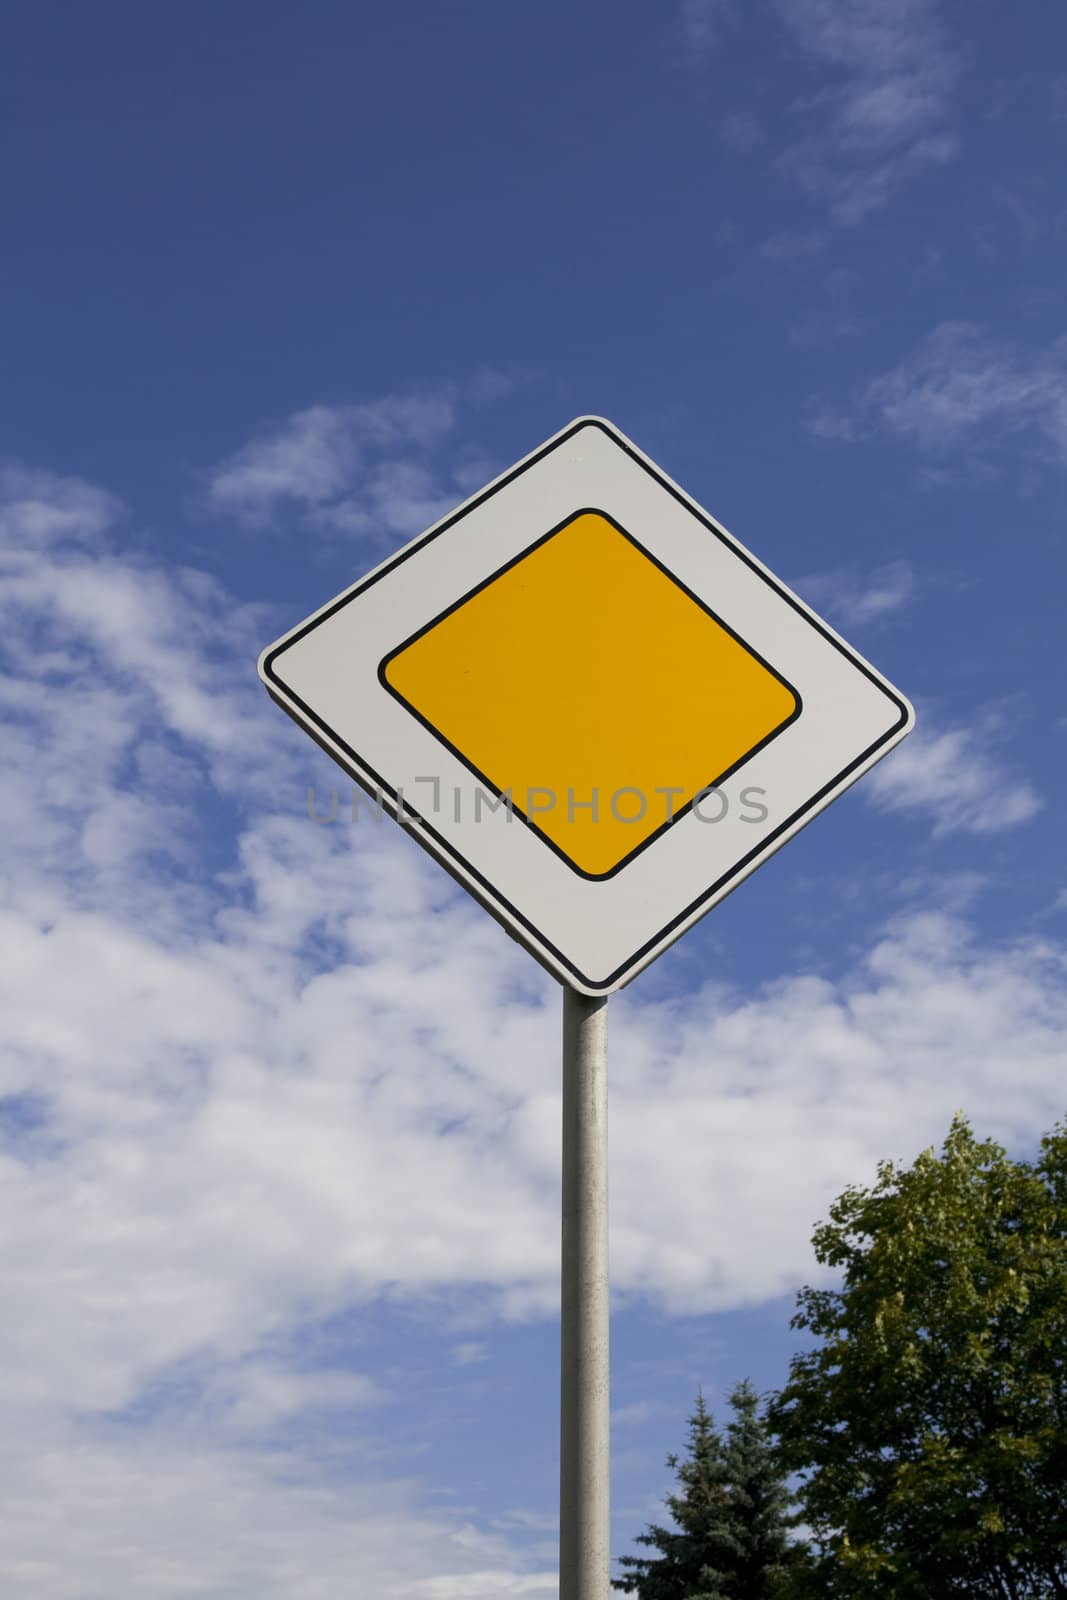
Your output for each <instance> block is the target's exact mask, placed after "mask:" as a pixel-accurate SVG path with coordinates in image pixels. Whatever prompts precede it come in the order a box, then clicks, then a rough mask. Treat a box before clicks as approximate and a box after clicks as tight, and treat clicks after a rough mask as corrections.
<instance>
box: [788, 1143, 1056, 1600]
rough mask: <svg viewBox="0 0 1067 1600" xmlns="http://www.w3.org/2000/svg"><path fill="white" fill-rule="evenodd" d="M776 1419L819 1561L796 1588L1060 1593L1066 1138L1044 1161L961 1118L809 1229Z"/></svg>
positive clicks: (841, 1594) (973, 1594)
mask: <svg viewBox="0 0 1067 1600" xmlns="http://www.w3.org/2000/svg"><path fill="white" fill-rule="evenodd" d="M814 1245H815V1253H816V1256H817V1258H818V1260H819V1261H820V1262H821V1263H822V1264H823V1265H825V1266H828V1267H832V1268H837V1269H840V1270H841V1271H842V1273H843V1283H842V1286H841V1287H840V1288H839V1289H811V1288H809V1289H805V1290H804V1291H803V1292H802V1294H801V1295H800V1297H799V1301H798V1310H797V1314H796V1315H795V1317H794V1318H793V1326H794V1327H796V1328H801V1329H804V1330H806V1331H807V1332H808V1333H809V1334H811V1335H813V1336H814V1339H815V1340H816V1341H817V1343H816V1344H815V1347H814V1348H812V1349H810V1350H808V1351H805V1352H804V1353H802V1354H799V1355H797V1356H795V1357H794V1359H793V1362H792V1366H791V1370H790V1377H789V1381H788V1383H787V1385H786V1387H785V1389H784V1390H783V1392H782V1393H781V1395H779V1396H778V1397H777V1399H776V1401H775V1402H774V1403H773V1405H772V1408H771V1422H772V1425H773V1426H774V1428H775V1429H776V1431H777V1433H778V1435H779V1441H780V1446H781V1449H782V1453H783V1461H784V1464H785V1465H787V1466H788V1467H789V1468H791V1469H792V1470H794V1471H797V1472H800V1473H801V1474H802V1475H803V1476H802V1480H801V1483H802V1487H801V1494H800V1500H801V1506H802V1516H803V1518H804V1520H805V1522H806V1524H807V1526H808V1528H809V1529H810V1531H811V1534H812V1536H813V1538H814V1541H815V1546H816V1552H817V1559H816V1562H815V1565H814V1573H813V1576H812V1578H811V1580H810V1582H808V1583H806V1584H805V1583H798V1584H797V1585H796V1590H797V1592H800V1593H811V1594H813V1595H819V1596H820V1597H822V1596H825V1597H827V1600H834V1597H838V1600H845V1597H859V1596H863V1597H865V1600H866V1597H869V1596H872V1595H878V1596H884V1597H885V1600H951V1597H953V1596H957V1595H958V1596H967V1597H968V1600H1036V1597H1045V1596H1067V1372H1065V1360H1067V1130H1065V1129H1064V1128H1063V1127H1061V1128H1058V1129H1056V1130H1055V1131H1054V1132H1053V1133H1052V1134H1051V1135H1050V1136H1049V1137H1048V1138H1046V1139H1044V1140H1043V1141H1042V1147H1041V1156H1040V1158H1039V1159H1038V1160H1037V1161H1036V1162H1034V1163H1027V1162H1023V1161H1012V1160H1010V1159H1009V1158H1008V1157H1007V1156H1006V1154H1005V1152H1004V1150H1003V1149H1001V1147H1000V1146H999V1145H997V1144H994V1143H992V1142H979V1141H978V1140H977V1139H976V1138H975V1136H974V1134H973V1133H972V1131H971V1129H970V1127H969V1126H968V1124H967V1122H966V1120H965V1119H964V1118H962V1117H957V1118H956V1120H955V1121H954V1122H953V1125H952V1129H951V1131H950V1133H949V1135H948V1138H947V1139H946V1140H945V1143H944V1146H943V1148H942V1150H941V1153H940V1154H936V1153H935V1152H934V1151H933V1150H930V1151H927V1152H925V1153H924V1154H923V1155H921V1156H920V1157H919V1158H918V1160H917V1161H916V1162H915V1164H914V1166H912V1167H911V1168H908V1169H906V1170H904V1169H898V1168H897V1167H895V1166H894V1165H893V1164H892V1163H889V1162H886V1163H883V1164H882V1166H881V1167H880V1168H879V1172H878V1181H877V1183H876V1184H875V1185H874V1187H873V1188H871V1189H860V1188H850V1189H847V1190H846V1191H845V1193H844V1194H842V1195H841V1196H840V1198H839V1199H838V1200H837V1201H836V1202H835V1204H834V1205H833V1206H832V1207H831V1210H830V1220H829V1222H827V1223H825V1224H824V1225H822V1226H821V1227H820V1228H819V1229H818V1230H817V1232H816V1234H815V1237H814Z"/></svg>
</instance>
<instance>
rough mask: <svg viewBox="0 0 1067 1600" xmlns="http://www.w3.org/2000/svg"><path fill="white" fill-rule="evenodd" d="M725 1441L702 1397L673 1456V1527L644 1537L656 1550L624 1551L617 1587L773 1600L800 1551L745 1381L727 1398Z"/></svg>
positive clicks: (649, 1598) (675, 1598)
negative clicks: (685, 1449) (684, 1448)
mask: <svg viewBox="0 0 1067 1600" xmlns="http://www.w3.org/2000/svg"><path fill="white" fill-rule="evenodd" d="M730 1405H731V1407H732V1409H733V1413H734V1416H733V1420H732V1422H730V1423H729V1425H728V1427H727V1430H726V1438H725V1440H724V1439H723V1438H722V1436H721V1435H720V1434H719V1432H718V1431H717V1430H716V1428H715V1426H714V1424H713V1422H712V1419H711V1416H710V1415H709V1413H708V1410H707V1407H706V1406H705V1404H704V1397H703V1395H702V1394H701V1395H699V1396H698V1398H697V1407H696V1410H695V1412H694V1413H693V1415H692V1417H691V1418H690V1419H689V1453H688V1456H687V1457H686V1459H685V1460H684V1461H679V1459H678V1457H677V1456H676V1455H670V1456H668V1457H667V1465H668V1466H669V1467H670V1468H671V1469H672V1470H673V1471H674V1472H675V1473H676V1475H677V1478H678V1483H679V1492H678V1493H676V1494H670V1495H668V1496H667V1497H666V1504H667V1508H668V1510H669V1511H670V1513H671V1516H672V1518H673V1519H674V1523H675V1527H674V1528H665V1527H660V1526H656V1525H653V1526H651V1527H649V1528H648V1530H647V1531H646V1532H645V1533H642V1534H638V1536H637V1541H636V1542H637V1543H638V1544H642V1545H645V1546H647V1547H648V1548H650V1549H654V1550H658V1551H659V1555H658V1556H621V1557H620V1559H619V1565H620V1566H622V1567H624V1568H626V1569H627V1571H626V1573H625V1575H624V1576H623V1577H621V1578H616V1579H613V1580H612V1582H613V1585H614V1587H615V1588H616V1589H623V1590H625V1591H627V1592H628V1593H631V1594H637V1595H638V1596H639V1597H640V1600H770V1597H771V1596H772V1595H775V1594H776V1593H777V1592H778V1585H779V1583H780V1581H781V1579H782V1578H783V1576H784V1574H785V1572H786V1570H787V1569H788V1567H789V1566H790V1564H791V1562H792V1561H793V1560H794V1559H795V1556H796V1551H795V1550H794V1548H793V1547H791V1546H790V1544H789V1537H788V1533H787V1528H788V1526H789V1514H788V1513H789V1504H790V1495H789V1492H788V1490H787V1489H786V1487H785V1484H784V1481H783V1476H782V1471H781V1468H780V1467H779V1465H778V1462H777V1460H776V1457H775V1454H774V1451H773V1448H772V1444H771V1440H770V1437H769V1435H768V1432H767V1428H766V1424H765V1422H764V1419H763V1417H762V1416H761V1414H760V1404H759V1397H758V1395H757V1394H756V1391H755V1390H754V1389H753V1388H752V1385H751V1384H750V1383H748V1382H747V1381H746V1382H744V1383H741V1384H738V1386H737V1388H736V1389H735V1390H734V1392H733V1394H732V1395H731V1397H730Z"/></svg>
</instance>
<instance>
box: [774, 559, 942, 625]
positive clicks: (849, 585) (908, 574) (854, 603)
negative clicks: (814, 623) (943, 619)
mask: <svg viewBox="0 0 1067 1600" xmlns="http://www.w3.org/2000/svg"><path fill="white" fill-rule="evenodd" d="M793 587H794V588H795V589H796V591H797V593H798V594H800V595H802V596H803V598H804V599H805V600H807V602H808V604H809V605H811V606H814V608H815V609H816V610H817V611H819V612H824V613H826V615H827V618H828V620H829V621H830V622H833V623H835V624H836V623H840V625H841V626H842V627H845V628H847V627H864V626H867V625H868V624H869V623H872V622H878V621H880V620H881V619H882V618H883V617H887V616H890V615H891V614H892V613H893V612H895V611H899V610H901V608H902V607H904V606H906V605H907V604H908V602H909V601H910V600H911V599H912V597H913V596H914V593H915V574H914V571H913V569H912V566H911V563H910V562H908V561H887V562H884V563H883V564H882V565H881V566H879V567H875V568H873V569H872V570H871V571H870V572H866V573H859V572H857V571H855V570H853V569H851V568H838V569H837V570H836V571H834V572H822V573H816V574H814V575H812V576H809V577H806V578H798V579H797V581H796V583H795V584H794V585H793Z"/></svg>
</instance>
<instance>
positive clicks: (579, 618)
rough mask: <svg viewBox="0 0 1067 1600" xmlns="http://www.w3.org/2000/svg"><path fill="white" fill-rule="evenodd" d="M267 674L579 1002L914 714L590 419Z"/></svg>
mask: <svg viewBox="0 0 1067 1600" xmlns="http://www.w3.org/2000/svg"><path fill="white" fill-rule="evenodd" d="M260 674H261V676H262V678H263V680H264V682H265V683H266V685H267V688H268V689H269V690H270V692H271V694H272V695H273V696H274V698H275V699H276V700H277V701H278V702H279V704H280V705H282V706H283V707H284V709H285V710H286V711H288V712H289V714H290V715H291V716H293V717H294V718H295V719H296V720H297V721H298V722H299V723H301V724H302V725H303V726H304V727H305V728H306V729H307V731H308V732H309V733H311V734H312V736H313V737H314V738H315V739H317V740H318V742H319V743H320V744H321V745H322V746H323V747H324V748H325V749H326V750H328V751H329V752H330V754H331V755H332V756H334V758H335V759H336V760H337V761H338V762H339V763H340V764H341V766H343V767H344V768H345V769H346V770H347V771H348V772H349V773H350V774H351V775H352V776H353V777H354V778H355V779H356V780H357V781H358V782H359V783H360V784H361V785H362V786H363V787H364V788H365V789H367V790H369V791H370V792H371V793H372V794H373V795H375V796H376V798H377V800H378V803H380V804H381V805H383V806H384V807H385V808H386V809H388V810H389V811H390V812H391V813H392V814H393V815H395V816H397V817H398V818H399V820H401V821H402V822H403V823H404V825H405V826H407V827H408V828H410V830H411V832H412V833H413V834H414V836H415V837H416V838H417V839H418V840H419V841H420V842H421V843H422V844H423V845H424V846H425V848H426V849H427V850H429V851H430V852H431V854H432V855H434V856H435V857H436V858H437V859H438V860H439V861H441V862H442V863H443V864H444V865H445V866H446V867H447V868H448V870H449V871H450V872H451V873H452V874H453V876H455V877H456V878H457V879H459V881H460V882H462V883H463V884H464V885H465V886H466V887H467V888H468V889H469V890H470V891H471V892H472V893H473V894H474V895H475V896H476V897H477V898H478V899H479V900H480V901H481V902H482V903H483V904H484V905H485V906H486V907H487V908H488V909H489V910H490V911H492V912H493V914H494V915H495V916H497V918H498V919H499V920H500V921H501V922H503V923H504V925H505V926H506V927H507V928H508V929H509V931H510V932H511V933H512V934H513V935H514V936H515V937H516V938H517V939H518V940H519V941H520V942H521V943H522V944H524V945H525V946H526V948H527V949H528V950H529V951H530V952H531V953H532V954H533V955H534V956H536V957H537V959H538V960H539V961H541V962H542V963H543V964H544V965H545V966H546V967H547V968H548V969H549V970H550V971H551V972H552V973H554V974H555V976H556V977H557V978H559V979H560V980H561V981H562V982H563V983H565V984H567V985H568V986H570V987H571V988H574V989H578V990H580V991H581V992H583V993H585V994H587V995H602V994H608V993H610V992H611V991H612V990H614V989H617V988H619V987H621V985H622V984H624V983H626V982H628V981H629V980H630V979H631V978H632V977H634V976H635V974H636V973H637V972H639V971H640V970H641V969H642V968H643V967H645V966H647V964H648V963H649V962H650V961H652V960H654V958H655V957H656V956H657V955H659V954H660V953H661V952H662V951H663V950H664V949H666V948H667V946H668V945H670V944H672V943H673V941H674V940H675V939H677V938H678V937H679V936H680V935H681V934H683V933H684V932H685V931H686V930H687V929H688V928H690V927H691V926H692V925H693V923H695V922H696V921H697V920H698V919H699V918H700V917H702V916H704V915H705V913H706V912H708V911H709V910H710V909H711V907H712V906H714V905H715V904H716V903H717V901H719V900H721V899H722V898H723V896H724V895H726V894H728V893H729V892H730V890H731V889H733V888H735V887H736V886H737V884H738V883H740V882H741V881H742V880H743V879H744V878H745V877H747V876H748V874H749V873H750V872H752V871H753V870H754V868H755V867H757V866H759V865H760V863H761V862H763V861H765V860H766V859H767V857H768V856H769V855H771V854H773V852H774V851H775V850H777V849H778V848H779V847H780V846H781V845H782V844H784V843H785V841H786V840H787V839H789V838H790V837H791V836H792V835H793V834H794V833H796V832H797V831H798V830H799V829H800V828H801V827H803V826H804V824H805V823H807V822H810V821H811V819H812V818H813V817H814V816H816V815H817V814H818V813H819V812H820V811H821V810H823V809H824V807H825V806H827V805H828V804H829V803H830V801H831V800H833V799H835V798H836V796H837V795H839V794H840V793H841V792H842V791H843V790H844V789H846V788H848V786H849V785H850V784H852V783H853V782H854V781H855V780H856V779H857V778H858V777H860V776H861V775H862V774H863V773H864V772H865V771H866V770H867V769H868V768H869V767H870V766H872V765H873V764H874V762H875V761H877V760H879V759H880V758H881V757H882V756H884V755H885V754H886V753H887V752H888V751H889V750H890V749H891V748H892V747H893V746H894V745H895V744H896V743H898V742H899V740H900V739H902V738H903V737H904V735H905V734H906V733H907V732H908V731H909V729H910V727H911V725H912V721H913V714H912V711H911V707H910V706H909V705H908V703H907V701H906V700H905V699H904V698H903V696H902V695H901V694H899V693H898V691H897V690H896V689H894V688H893V687H892V685H891V684H889V683H888V682H887V681H886V679H885V678H883V677H882V676H881V674H879V673H878V672H876V671H875V669H874V668H873V667H872V666H870V665H869V663H868V662H866V661H865V660H864V659H863V657H862V656H860V655H859V654H858V653H857V652H856V651H855V650H853V649H852V648H851V647H850V646H849V645H847V644H846V643H845V641H844V640H843V639H842V638H841V637H840V636H839V635H838V634H837V633H835V632H834V630H833V629H832V628H831V627H829V626H828V625H827V624H826V623H825V622H823V621H822V620H821V619H820V618H819V617H818V616H816V614H815V613H814V612H813V611H812V610H811V609H810V607H808V606H806V605H805V604H804V602H803V601H802V600H800V599H799V598H798V597H797V596H796V595H794V594H793V593H792V592H791V591H790V590H789V589H787V588H786V586H785V585H784V584H783V583H781V582H780V581H779V580H778V579H777V578H775V577H774V576H773V574H772V573H770V572H769V571H768V570H767V568H766V567H764V566H763V565H762V564H761V563H760V562H759V561H757V560H756V558H755V557H754V556H752V555H751V554H750V553H749V552H748V551H747V550H746V549H745V548H744V546H743V545H741V544H739V543H738V542H737V540H736V539H734V538H732V537H731V535H730V534H728V533H727V532H726V530H725V529H724V528H722V527H721V526H720V524H719V523H717V522H716V521H715V520H714V518H712V517H711V516H709V515H708V513H707V512H705V511H703V510H702V509H701V508H700V506H698V505H697V504H696V502H695V501H693V500H692V499H690V497H689V496H688V495H687V494H685V493H684V491H683V490H681V489H680V488H679V487H678V486H677V485H676V484H674V483H672V482H671V480H670V479H669V478H668V477H667V476H666V475H665V474H664V473H663V472H662V471H661V470H660V469H659V468H658V467H657V466H656V465H655V464H654V463H653V462H652V461H650V460H649V459H648V457H647V456H645V455H643V454H642V452H641V451H640V450H638V449H637V447H636V446H635V445H633V444H632V443H631V442H630V441H629V440H628V439H627V438H625V437H624V435H623V434H621V433H620V432H619V431H618V429H616V428H615V427H613V426H612V425H611V424H610V423H608V422H605V421H603V420H601V419H599V418H595V417H583V418H579V419H578V420H577V421H576V422H573V423H571V425H570V426H569V427H567V428H565V429H564V430H563V431H562V433H559V434H557V435H556V436H555V437H554V438H552V439H550V440H549V441H548V442H547V443H546V444H544V445H542V446H541V447H540V449H538V450H536V451H534V452H533V454H532V455H529V456H527V457H526V458H525V459H524V460H522V461H520V462H518V463H517V464H516V465H515V466H514V467H512V468H511V469H510V470H509V471H508V472H505V473H504V474H503V475H502V476H501V477H499V478H497V479H496V480H495V481H494V482H492V483H490V484H489V485H487V487H486V488H485V489H483V490H481V491H480V493H478V494H476V495H474V496H473V497H472V498H471V499H470V500H468V501H467V502H466V503H465V504H464V505H462V506H460V507H459V509H458V510H456V511H454V512H452V513H451V515H449V516H447V517H445V518H444V519H443V520H442V521H441V522H439V523H437V524H435V525H434V526H433V527H432V528H430V529H429V530H428V531H427V532H426V533H424V534H422V535H420V536H419V537H418V538H416V539H414V540H412V542H411V543H410V544H408V545H406V546H405V547H404V548H403V549H401V550H399V551H397V552H396V553H395V554H394V555H392V556H390V557H389V558H388V559H387V560H386V561H384V562H383V563H382V564H381V566H379V567H377V568H375V570H374V571H373V572H370V573H368V574H367V576H366V577H364V578H361V579H360V580H359V581H358V582H357V583H355V584H353V585H352V587H351V588H349V589H347V590H345V592H344V593H343V594H341V595H339V596H337V598H336V599H334V600H332V601H330V603H329V604H328V605H326V606H324V607H323V608H322V609H321V610H320V611H317V612H316V613H315V614H314V615H313V616H311V617H309V618H308V619H307V620H306V621H305V622H302V623H300V624H299V625H298V626H297V627H296V628H294V629H292V631H291V632H289V633H287V634H286V635H285V636H284V637H283V638H281V639H280V640H278V641H277V642H276V643H275V644H273V645H271V646H270V647H269V649H267V650H266V651H265V652H264V653H263V656H262V657H261V660H260Z"/></svg>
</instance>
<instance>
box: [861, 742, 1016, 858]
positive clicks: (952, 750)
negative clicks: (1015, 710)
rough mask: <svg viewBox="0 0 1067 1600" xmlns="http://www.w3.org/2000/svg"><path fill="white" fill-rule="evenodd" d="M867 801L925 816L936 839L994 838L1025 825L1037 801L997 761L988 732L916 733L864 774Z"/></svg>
mask: <svg viewBox="0 0 1067 1600" xmlns="http://www.w3.org/2000/svg"><path fill="white" fill-rule="evenodd" d="M864 792H865V793H866V794H867V796H868V798H870V799H871V800H873V801H874V803H875V804H876V805H879V806H881V807H883V808H884V809H885V810H887V811H905V812H907V811H917V812H921V813H923V814H924V815H927V816H929V817H930V818H931V819H932V821H933V825H934V832H935V834H945V833H958V832H964V833H978V834H985V833H999V832H1001V831H1003V830H1004V829H1005V828H1013V827H1016V826H1018V824H1019V823H1022V822H1029V821H1030V819H1031V818H1032V817H1034V816H1036V815H1037V813H1038V811H1040V810H1041V806H1042V801H1041V798H1040V796H1039V795H1038V794H1037V793H1036V792H1035V790H1034V789H1033V787H1032V785H1031V784H1029V783H1028V782H1027V781H1026V779H1025V778H1020V777H1019V776H1018V775H1017V774H1014V773H1013V772H1011V771H1010V769H1008V768H1007V767H1005V766H1004V765H1003V763H1002V762H1001V761H1000V760H999V758H998V755H997V752H996V733H995V730H994V729H992V728H978V729H975V730H971V729H967V728H948V729H945V730H944V731H942V732H937V731H933V732H928V731H926V730H925V729H924V728H918V729H917V730H916V731H915V732H914V733H913V734H912V735H911V737H910V738H908V739H906V740H905V742H904V744H902V745H900V746H899V747H898V748H897V749H896V750H895V751H894V752H893V754H892V755H891V756H889V757H887V759H886V760H885V761H883V762H881V763H880V765H879V766H877V767H876V768H875V769H874V771H873V772H871V773H869V774H868V777H867V779H866V782H865V791H864Z"/></svg>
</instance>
